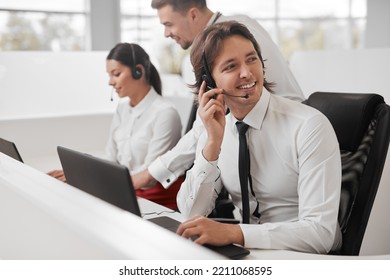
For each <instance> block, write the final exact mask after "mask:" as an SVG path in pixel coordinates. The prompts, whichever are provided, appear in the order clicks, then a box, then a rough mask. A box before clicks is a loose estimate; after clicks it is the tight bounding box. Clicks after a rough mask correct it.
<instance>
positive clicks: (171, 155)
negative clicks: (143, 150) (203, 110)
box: [148, 118, 204, 188]
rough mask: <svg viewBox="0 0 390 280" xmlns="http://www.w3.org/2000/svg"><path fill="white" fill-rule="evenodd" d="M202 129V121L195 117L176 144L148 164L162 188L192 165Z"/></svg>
mask: <svg viewBox="0 0 390 280" xmlns="http://www.w3.org/2000/svg"><path fill="white" fill-rule="evenodd" d="M203 130H204V126H203V123H202V121H201V120H200V119H199V118H196V120H195V122H194V125H193V127H192V129H191V130H190V131H188V132H187V133H186V134H185V135H184V136H183V137H182V138H181V139H180V140H179V142H178V143H177V145H176V146H175V147H174V148H173V149H172V150H170V151H168V152H167V153H165V154H163V155H161V156H160V157H158V158H157V159H156V160H155V161H153V162H152V163H151V164H150V165H149V167H148V171H149V173H150V174H151V175H152V176H153V178H155V179H156V180H157V181H159V182H160V183H161V184H162V185H163V186H164V188H168V187H169V186H170V185H171V184H172V183H173V182H175V181H176V179H177V178H178V177H179V176H181V175H183V174H184V173H185V171H186V170H188V169H189V168H190V167H191V166H192V164H193V163H194V160H195V153H196V146H197V143H198V139H199V136H200V134H201V133H202V131H203Z"/></svg>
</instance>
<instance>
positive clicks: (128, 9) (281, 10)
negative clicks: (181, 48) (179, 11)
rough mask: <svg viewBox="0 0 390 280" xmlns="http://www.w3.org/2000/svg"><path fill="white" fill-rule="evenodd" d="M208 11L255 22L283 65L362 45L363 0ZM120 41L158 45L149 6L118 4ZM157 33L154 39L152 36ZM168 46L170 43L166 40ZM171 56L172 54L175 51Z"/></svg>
mask: <svg viewBox="0 0 390 280" xmlns="http://www.w3.org/2000/svg"><path fill="white" fill-rule="evenodd" d="M207 3H208V6H209V7H210V9H211V10H213V11H220V12H222V13H223V14H224V15H234V14H246V15H248V16H250V17H252V18H254V19H256V20H257V21H258V22H259V23H260V24H261V25H262V26H263V27H264V28H265V29H266V30H267V31H268V32H269V34H270V35H271V37H272V38H273V40H274V41H275V42H276V43H277V44H278V45H279V46H280V49H281V51H282V53H283V54H284V56H285V57H286V58H287V59H288V58H289V57H290V56H291V54H292V53H293V52H295V51H297V50H312V49H337V48H342V49H353V48H362V47H363V45H364V41H363V39H364V31H365V25H366V0H316V1H313V0H261V1H259V0H242V1H241V2H240V4H237V1H236V0H208V1H207ZM121 10H122V40H132V41H136V42H139V43H140V44H142V45H143V46H144V47H145V48H146V49H149V48H150V49H152V50H153V46H155V40H156V38H158V39H159V40H164V39H162V38H163V36H162V34H163V31H162V27H161V28H160V29H158V28H157V27H156V24H159V22H158V18H157V14H156V11H155V10H153V9H152V8H151V7H150V1H144V0H121ZM158 32H160V33H159V34H157V33H158ZM170 44H172V45H174V44H175V43H174V42H173V41H172V40H171V43H170ZM171 48H175V52H176V51H177V49H176V47H174V46H172V47H171Z"/></svg>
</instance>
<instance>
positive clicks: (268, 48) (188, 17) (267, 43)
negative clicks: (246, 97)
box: [132, 0, 304, 188]
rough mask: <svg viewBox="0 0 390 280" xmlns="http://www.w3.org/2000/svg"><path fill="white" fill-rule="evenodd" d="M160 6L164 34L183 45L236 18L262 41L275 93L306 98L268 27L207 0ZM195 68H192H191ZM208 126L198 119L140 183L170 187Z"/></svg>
mask: <svg viewBox="0 0 390 280" xmlns="http://www.w3.org/2000/svg"><path fill="white" fill-rule="evenodd" d="M152 8H154V9H157V13H158V16H159V18H160V22H161V24H162V25H163V26H164V35H165V36H166V37H171V38H172V39H174V40H175V41H176V42H177V43H178V44H179V45H180V46H181V47H182V48H183V49H187V48H189V47H190V46H191V45H192V42H193V40H194V39H195V37H196V36H197V35H198V34H199V33H201V32H202V31H203V30H204V29H205V28H206V27H207V26H210V25H212V24H215V23H218V22H224V21H229V20H236V21H238V22H241V23H242V24H244V25H245V26H247V28H248V29H249V30H250V31H251V33H252V34H253V35H254V36H255V38H256V40H257V41H258V42H261V47H262V54H263V57H264V60H265V61H264V63H265V68H266V70H267V71H266V72H267V73H266V78H267V80H269V81H271V82H275V84H276V85H275V87H274V93H275V94H276V95H280V96H284V97H287V98H289V99H292V100H296V101H303V100H304V96H303V94H302V90H301V89H300V87H299V85H298V83H297V82H296V80H295V78H294V76H293V74H292V72H291V70H290V69H289V67H288V65H287V63H286V61H285V59H284V58H283V55H282V54H281V53H280V51H279V49H278V47H277V46H276V45H275V43H274V42H273V41H272V39H271V37H270V36H269V34H268V33H267V32H266V31H265V29H264V28H263V27H262V26H261V25H260V24H259V23H258V22H257V21H255V20H253V19H251V18H249V17H248V16H229V17H227V16H223V15H221V13H219V12H217V13H213V12H212V11H211V10H210V9H208V7H207V5H206V1H205V0H152ZM191 71H192V69H191ZM203 129H204V127H203V124H202V122H201V121H195V123H194V125H193V128H192V130H190V131H189V132H188V133H187V134H186V135H184V136H183V137H182V138H181V139H180V141H179V142H178V144H177V145H176V146H175V147H174V148H173V149H172V150H171V151H169V152H167V153H165V154H164V155H162V156H160V157H159V158H157V159H156V160H155V161H154V162H153V163H152V164H151V165H150V166H149V167H148V169H147V170H145V171H144V172H141V173H139V174H137V175H136V176H133V177H132V179H133V182H134V185H135V186H136V187H143V186H146V185H148V184H149V182H150V181H153V180H154V179H156V180H157V181H159V182H160V183H161V184H162V185H163V186H164V187H165V188H168V187H169V186H170V185H171V184H172V183H173V182H175V181H176V179H177V178H178V177H179V176H180V175H182V174H184V172H185V171H186V170H187V169H188V168H190V167H191V165H192V164H193V162H194V159H195V147H196V144H197V141H198V138H199V135H200V134H201V133H202V131H203Z"/></svg>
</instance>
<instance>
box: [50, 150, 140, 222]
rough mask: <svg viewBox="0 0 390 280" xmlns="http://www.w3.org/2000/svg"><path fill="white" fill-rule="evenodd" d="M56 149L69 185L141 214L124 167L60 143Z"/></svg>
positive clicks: (128, 175)
mask: <svg viewBox="0 0 390 280" xmlns="http://www.w3.org/2000/svg"><path fill="white" fill-rule="evenodd" d="M57 152H58V155H59V157H60V161H61V165H62V168H63V170H64V174H65V177H66V181H67V182H68V184H70V185H72V186H74V187H76V188H78V189H81V190H83V191H85V192H87V193H89V194H91V195H93V196H95V197H98V198H100V199H102V200H104V201H106V202H109V203H111V204H114V205H115V206H117V207H119V208H122V209H124V210H127V211H129V212H131V213H133V214H135V215H137V216H141V212H140V209H139V206H138V202H137V197H136V195H135V191H134V188H133V183H132V181H131V177H130V173H129V170H128V169H127V167H125V166H123V165H120V164H116V163H114V162H111V161H108V160H104V159H101V158H97V157H94V156H91V155H88V154H85V153H80V152H78V151H74V150H71V149H68V148H64V147H61V146H59V147H57Z"/></svg>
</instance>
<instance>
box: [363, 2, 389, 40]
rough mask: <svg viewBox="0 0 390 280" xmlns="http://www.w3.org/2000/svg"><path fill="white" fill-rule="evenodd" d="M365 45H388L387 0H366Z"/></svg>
mask: <svg viewBox="0 0 390 280" xmlns="http://www.w3.org/2000/svg"><path fill="white" fill-rule="evenodd" d="M365 47H366V48H381V47H382V48H383V47H384V48H386V47H390V1H389V0H367V26H366V38H365Z"/></svg>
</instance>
